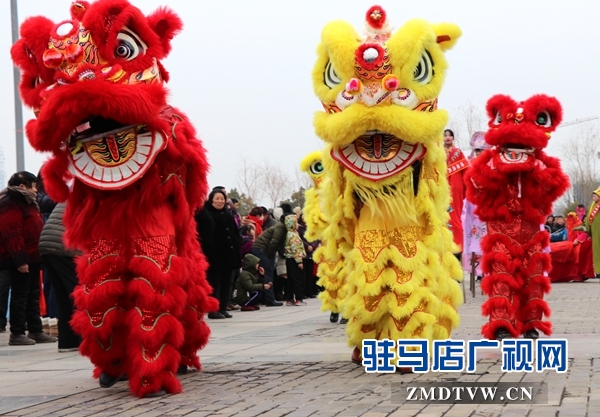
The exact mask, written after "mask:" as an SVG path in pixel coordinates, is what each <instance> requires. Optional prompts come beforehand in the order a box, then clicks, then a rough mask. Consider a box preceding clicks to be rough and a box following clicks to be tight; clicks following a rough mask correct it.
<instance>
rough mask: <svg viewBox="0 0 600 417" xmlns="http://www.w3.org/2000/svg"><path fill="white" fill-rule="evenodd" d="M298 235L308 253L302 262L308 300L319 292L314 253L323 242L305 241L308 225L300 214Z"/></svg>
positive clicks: (305, 292)
mask: <svg viewBox="0 0 600 417" xmlns="http://www.w3.org/2000/svg"><path fill="white" fill-rule="evenodd" d="M298 234H299V235H300V239H302V243H303V244H304V251H305V252H306V256H305V257H304V259H303V260H302V264H303V268H302V271H303V273H304V294H305V295H306V297H308V298H316V297H317V293H318V292H319V291H318V290H317V277H316V276H315V273H314V271H315V262H314V261H313V253H314V252H315V250H317V248H318V247H319V245H320V244H321V242H320V241H318V240H316V241H314V242H309V241H307V240H306V239H305V234H306V223H305V222H304V216H303V215H302V214H300V217H298Z"/></svg>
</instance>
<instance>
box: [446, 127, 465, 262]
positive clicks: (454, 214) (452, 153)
mask: <svg viewBox="0 0 600 417" xmlns="http://www.w3.org/2000/svg"><path fill="white" fill-rule="evenodd" d="M444 149H445V150H446V165H447V167H448V169H447V172H446V177H447V178H448V185H449V186H450V197H451V206H450V210H449V212H450V229H451V232H452V236H453V238H454V243H456V245H457V246H458V247H459V250H460V252H459V253H457V254H456V257H457V258H458V260H459V261H460V260H461V259H462V250H463V226H462V221H461V218H460V217H461V215H462V212H463V202H464V199H465V183H464V180H463V177H464V174H465V170H466V169H467V168H468V167H469V162H468V161H467V159H466V158H465V155H464V154H463V153H462V151H461V150H460V149H459V148H457V147H456V146H454V132H452V130H450V129H446V130H444Z"/></svg>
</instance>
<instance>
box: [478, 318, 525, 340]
mask: <svg viewBox="0 0 600 417" xmlns="http://www.w3.org/2000/svg"><path fill="white" fill-rule="evenodd" d="M501 328H504V329H506V330H507V331H508V332H509V333H510V335H511V336H512V337H513V338H517V337H519V336H520V335H521V331H520V329H519V330H517V329H516V328H515V327H513V326H512V325H510V324H509V323H508V322H506V321H500V320H496V321H490V322H487V323H485V324H484V325H483V326H482V327H481V334H482V335H483V337H485V338H486V339H489V340H495V339H496V331H497V330H498V329H501Z"/></svg>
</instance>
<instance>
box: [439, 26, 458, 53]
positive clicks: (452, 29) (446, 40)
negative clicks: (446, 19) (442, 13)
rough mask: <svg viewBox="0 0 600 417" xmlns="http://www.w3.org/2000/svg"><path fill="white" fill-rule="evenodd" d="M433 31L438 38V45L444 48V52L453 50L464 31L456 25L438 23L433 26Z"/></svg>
mask: <svg viewBox="0 0 600 417" xmlns="http://www.w3.org/2000/svg"><path fill="white" fill-rule="evenodd" d="M433 31H434V32H435V34H436V36H437V43H438V45H440V48H442V51H447V50H448V49H450V48H452V47H453V46H454V44H455V43H456V41H457V40H458V38H460V35H462V31H461V30H460V28H459V27H458V26H457V25H455V24H454V23H438V24H435V25H433Z"/></svg>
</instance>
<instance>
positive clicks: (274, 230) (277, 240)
mask: <svg viewBox="0 0 600 417" xmlns="http://www.w3.org/2000/svg"><path fill="white" fill-rule="evenodd" d="M286 234H287V229H286V228H285V224H283V222H281V221H279V222H277V224H276V225H275V226H273V227H270V228H268V229H267V230H265V231H263V232H262V234H261V235H260V236H259V237H257V238H256V240H255V241H254V247H255V248H257V249H260V250H262V251H263V252H265V253H266V254H267V256H269V257H274V256H275V253H277V251H278V250H279V248H282V247H283V244H284V243H285V235H286Z"/></svg>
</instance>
